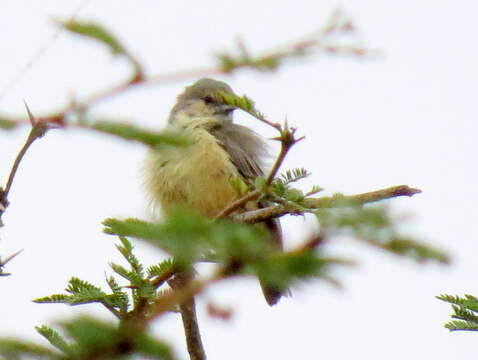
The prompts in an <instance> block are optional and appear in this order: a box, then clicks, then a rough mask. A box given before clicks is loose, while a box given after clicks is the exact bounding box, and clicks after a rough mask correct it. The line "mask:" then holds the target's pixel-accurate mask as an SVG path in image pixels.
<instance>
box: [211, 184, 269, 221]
mask: <svg viewBox="0 0 478 360" xmlns="http://www.w3.org/2000/svg"><path fill="white" fill-rule="evenodd" d="M259 195H261V191H259V190H254V191H251V192H249V193H247V194H246V195H244V196H243V197H241V198H239V199H237V200H234V201H233V202H231V203H230V204H229V205H227V206H226V207H225V208H224V209H222V210H221V211H220V212H219V214H217V215H216V219H222V218H225V217H227V216H229V215H230V214H232V213H233V212H234V211H236V210H237V209H239V208H241V207H242V206H243V205H245V204H246V203H248V202H249V201H252V200H254V199H256V198H258V197H259Z"/></svg>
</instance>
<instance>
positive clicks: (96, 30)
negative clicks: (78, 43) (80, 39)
mask: <svg viewBox="0 0 478 360" xmlns="http://www.w3.org/2000/svg"><path fill="white" fill-rule="evenodd" d="M56 22H57V23H58V24H59V25H60V26H62V27H63V28H64V29H66V30H68V31H70V32H72V33H75V34H78V35H81V36H85V37H87V38H90V39H94V40H97V41H99V42H101V43H103V44H105V45H106V46H108V47H109V49H110V50H111V52H112V53H113V54H115V55H118V54H123V55H125V54H127V52H126V49H125V48H124V46H123V45H122V44H121V43H120V41H119V40H118V39H117V38H116V36H114V35H113V33H111V32H110V31H109V30H107V29H106V28H104V27H103V26H102V25H100V24H97V23H94V22H87V21H78V20H69V21H56Z"/></svg>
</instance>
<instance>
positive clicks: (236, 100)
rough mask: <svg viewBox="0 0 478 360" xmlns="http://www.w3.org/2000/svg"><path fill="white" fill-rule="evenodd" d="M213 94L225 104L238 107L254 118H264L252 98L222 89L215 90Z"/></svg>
mask: <svg viewBox="0 0 478 360" xmlns="http://www.w3.org/2000/svg"><path fill="white" fill-rule="evenodd" d="M215 96H216V97H218V98H219V99H221V100H222V101H223V102H224V103H226V104H227V105H230V106H234V107H236V108H239V109H241V110H243V111H245V112H247V113H248V114H250V115H252V116H254V117H256V118H264V115H262V114H261V113H260V112H259V111H258V110H257V109H256V107H255V105H254V101H252V99H250V98H248V97H247V96H246V95H244V96H237V95H234V94H231V93H227V92H224V91H218V92H216V94H215Z"/></svg>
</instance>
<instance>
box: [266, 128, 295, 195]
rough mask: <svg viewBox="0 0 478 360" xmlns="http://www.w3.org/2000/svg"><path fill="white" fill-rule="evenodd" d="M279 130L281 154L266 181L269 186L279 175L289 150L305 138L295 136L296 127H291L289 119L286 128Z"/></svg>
mask: <svg viewBox="0 0 478 360" xmlns="http://www.w3.org/2000/svg"><path fill="white" fill-rule="evenodd" d="M279 131H280V134H281V135H280V137H279V138H277V139H276V140H279V141H280V142H281V148H280V152H279V155H278V156H277V159H276V161H275V162H274V166H272V169H271V171H270V172H269V175H268V176H267V179H266V182H265V185H266V186H269V185H270V184H272V181H274V179H275V177H276V175H277V172H278V171H279V169H280V167H281V165H282V163H283V162H284V159H285V157H286V156H287V153H288V152H289V150H290V149H292V147H293V146H294V145H295V144H297V143H298V142H299V141H301V140H302V139H304V137H300V138H298V139H296V138H295V137H294V134H295V131H296V129H295V128H291V129H289V125H288V124H287V119H286V120H285V125H284V128H282V127H280V129H279Z"/></svg>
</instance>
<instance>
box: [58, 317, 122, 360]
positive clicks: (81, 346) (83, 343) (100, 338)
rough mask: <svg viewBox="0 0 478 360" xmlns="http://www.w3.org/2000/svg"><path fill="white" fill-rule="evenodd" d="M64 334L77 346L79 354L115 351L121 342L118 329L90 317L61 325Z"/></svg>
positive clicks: (78, 318) (79, 318)
mask: <svg viewBox="0 0 478 360" xmlns="http://www.w3.org/2000/svg"><path fill="white" fill-rule="evenodd" d="M61 326H62V328H63V329H64V330H65V332H66V333H67V334H68V335H69V336H70V337H71V338H72V339H74V340H75V342H76V343H77V344H78V350H79V352H80V354H79V357H80V358H81V355H82V354H81V353H83V354H85V353H86V354H88V353H93V352H94V351H95V350H100V349H108V348H110V349H115V347H116V346H117V344H119V343H120V342H121V334H120V333H119V331H118V328H117V327H116V326H115V325H113V324H111V323H106V322H102V321H99V320H96V319H93V318H90V317H85V316H82V317H77V318H75V319H74V320H70V321H65V322H62V323H61Z"/></svg>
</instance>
